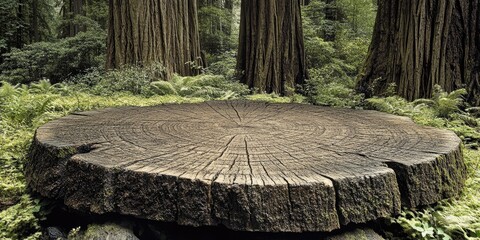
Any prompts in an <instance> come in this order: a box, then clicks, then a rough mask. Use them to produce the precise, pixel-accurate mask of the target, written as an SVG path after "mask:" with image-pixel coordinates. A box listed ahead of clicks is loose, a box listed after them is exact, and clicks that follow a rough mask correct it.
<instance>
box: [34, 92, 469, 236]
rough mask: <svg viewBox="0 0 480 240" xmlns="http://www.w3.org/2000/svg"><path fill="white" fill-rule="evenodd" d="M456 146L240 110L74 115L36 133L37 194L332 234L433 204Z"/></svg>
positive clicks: (330, 111) (277, 108)
mask: <svg viewBox="0 0 480 240" xmlns="http://www.w3.org/2000/svg"><path fill="white" fill-rule="evenodd" d="M460 146H461V141H460V139H459V138H458V137H457V136H456V135H455V134H454V133H453V132H450V131H445V130H439V129H435V128H430V127H423V126H419V125H416V124H414V123H413V122H412V121H411V120H410V119H408V118H406V117H399V116H393V115H389V114H384V113H380V112H375V111H362V110H352V109H335V108H327V107H318V106H312V105H302V104H270V103H263V102H248V101H232V102H206V103H200V104H182V105H161V106H155V107H124V108H111V109H104V110H98V111H90V112H84V113H76V114H73V115H70V116H67V117H64V118H61V119H59V120H55V121H52V122H50V123H48V124H46V125H44V126H42V127H40V128H39V129H38V130H37V132H36V135H35V139H34V142H33V145H32V147H31V151H30V157H29V161H28V163H27V166H26V176H27V181H28V183H29V186H30V187H31V188H32V189H33V190H34V191H36V192H38V193H40V194H41V195H43V196H45V197H50V198H55V199H59V200H62V201H64V203H65V204H66V205H67V206H69V207H71V208H73V209H76V210H80V211H85V212H89V213H96V214H106V213H118V214H124V215H131V216H135V217H139V218H145V219H151V220H158V221H166V222H176V223H178V224H181V225H190V226H209V225H224V226H226V227H228V228H230V229H234V230H242V231H263V232H302V231H331V230H334V229H338V228H340V227H341V226H342V225H346V224H349V223H364V222H367V221H371V220H375V219H378V218H382V217H388V216H392V215H395V214H398V213H399V211H400V209H401V207H416V206H420V205H426V204H432V203H435V202H437V201H439V200H441V199H444V198H449V197H453V196H455V195H456V194H458V193H459V191H460V190H461V188H462V187H463V184H464V180H465V179H466V174H467V172H466V167H465V164H464V162H463V157H462V152H461V148H460Z"/></svg>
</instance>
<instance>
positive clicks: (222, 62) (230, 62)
mask: <svg viewBox="0 0 480 240" xmlns="http://www.w3.org/2000/svg"><path fill="white" fill-rule="evenodd" d="M211 61H212V63H211V64H210V66H209V67H208V68H207V69H206V73H207V74H212V75H223V76H225V78H227V79H232V80H233V79H235V78H236V75H237V71H236V67H237V53H236V52H235V51H228V52H224V53H222V54H220V55H218V56H215V58H214V59H212V60H211Z"/></svg>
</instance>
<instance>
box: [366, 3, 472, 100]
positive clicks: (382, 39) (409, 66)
mask: <svg viewBox="0 0 480 240" xmlns="http://www.w3.org/2000/svg"><path fill="white" fill-rule="evenodd" d="M378 4H379V6H378V15H377V23H376V26H375V31H374V36H373V40H372V44H371V47H370V52H369V56H368V59H367V61H366V65H365V71H364V75H363V76H361V77H360V82H359V84H358V89H359V90H360V91H362V92H365V93H366V94H367V96H372V95H380V94H382V93H384V92H385V90H386V89H387V88H388V86H389V85H391V84H392V83H394V84H395V85H396V91H397V93H398V94H399V95H400V96H402V97H405V98H407V99H408V100H414V99H417V98H428V97H431V96H432V92H433V89H434V86H435V85H437V84H438V85H440V86H441V87H442V88H443V89H444V90H446V91H449V92H450V91H453V90H456V89H459V88H466V89H467V90H468V92H469V95H468V100H469V101H470V102H472V103H474V104H476V105H478V104H479V100H480V98H479V96H478V93H479V91H480V84H479V76H480V12H479V11H480V9H479V6H480V3H479V1H469V0H445V1H436V0H419V1H413V0H399V1H379V3H378Z"/></svg>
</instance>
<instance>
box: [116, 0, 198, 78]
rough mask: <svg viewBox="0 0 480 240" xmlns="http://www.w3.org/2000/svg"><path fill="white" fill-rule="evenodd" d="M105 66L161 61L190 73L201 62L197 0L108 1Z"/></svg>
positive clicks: (174, 69) (170, 69)
mask: <svg viewBox="0 0 480 240" xmlns="http://www.w3.org/2000/svg"><path fill="white" fill-rule="evenodd" d="M107 54H108V58H107V68H121V67H123V66H125V65H142V66H144V65H148V64H151V63H155V62H158V63H161V64H163V65H164V66H165V68H166V71H165V72H166V78H167V79H168V78H169V77H170V75H171V74H172V73H174V72H175V73H178V74H180V75H193V74H196V73H197V71H198V70H195V69H192V67H191V65H190V64H187V63H188V62H195V63H196V64H197V65H199V66H200V65H201V61H200V60H199V59H200V41H199V34H198V19H197V2H196V0H178V1H170V0H126V1H125V0H124V1H122V0H110V2H109V31H108V52H107Z"/></svg>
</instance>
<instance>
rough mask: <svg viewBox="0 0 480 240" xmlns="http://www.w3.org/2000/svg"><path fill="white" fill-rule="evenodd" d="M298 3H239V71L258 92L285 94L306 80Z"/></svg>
mask: <svg viewBox="0 0 480 240" xmlns="http://www.w3.org/2000/svg"><path fill="white" fill-rule="evenodd" d="M300 3H301V1H300V0H282V1H277V0H242V11H241V22H240V43H239V51H238V67H237V68H238V69H239V71H241V72H242V82H244V83H246V84H248V86H250V87H251V88H255V89H256V90H258V91H260V92H267V93H272V92H275V93H281V94H285V93H286V92H287V90H289V89H293V88H294V87H295V85H296V84H302V83H303V82H304V80H305V77H306V67H305V53H304V44H303V30H302V18H301V14H300Z"/></svg>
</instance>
